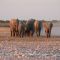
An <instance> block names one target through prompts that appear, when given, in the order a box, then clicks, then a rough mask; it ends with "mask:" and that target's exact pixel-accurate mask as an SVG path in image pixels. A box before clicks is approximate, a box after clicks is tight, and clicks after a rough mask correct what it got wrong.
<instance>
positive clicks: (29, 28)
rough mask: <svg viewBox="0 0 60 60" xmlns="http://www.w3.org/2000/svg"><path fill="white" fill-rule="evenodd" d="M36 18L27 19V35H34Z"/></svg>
mask: <svg viewBox="0 0 60 60" xmlns="http://www.w3.org/2000/svg"><path fill="white" fill-rule="evenodd" d="M34 21H35V20H34V19H29V20H28V21H26V29H25V34H26V36H33V34H34Z"/></svg>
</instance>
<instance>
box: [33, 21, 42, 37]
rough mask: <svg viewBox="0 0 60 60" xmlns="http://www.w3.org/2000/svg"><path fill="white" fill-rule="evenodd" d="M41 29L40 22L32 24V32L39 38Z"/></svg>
mask: <svg viewBox="0 0 60 60" xmlns="http://www.w3.org/2000/svg"><path fill="white" fill-rule="evenodd" d="M41 27H42V22H41V21H38V20H35V22H34V30H35V33H36V35H37V36H40V32H41Z"/></svg>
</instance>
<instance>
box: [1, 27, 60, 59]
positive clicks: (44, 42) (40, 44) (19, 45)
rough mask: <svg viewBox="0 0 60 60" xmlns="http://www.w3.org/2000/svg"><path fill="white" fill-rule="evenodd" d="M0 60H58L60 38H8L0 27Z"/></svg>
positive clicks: (8, 32) (6, 30)
mask: <svg viewBox="0 0 60 60" xmlns="http://www.w3.org/2000/svg"><path fill="white" fill-rule="evenodd" d="M0 60H60V37H51V38H45V37H24V38H20V37H10V30H9V28H7V27H0Z"/></svg>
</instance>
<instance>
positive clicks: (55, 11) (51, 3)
mask: <svg viewBox="0 0 60 60" xmlns="http://www.w3.org/2000/svg"><path fill="white" fill-rule="evenodd" d="M11 18H19V19H30V18H34V19H39V20H41V19H45V20H60V0H0V19H4V20H6V19H7V20H8V19H11Z"/></svg>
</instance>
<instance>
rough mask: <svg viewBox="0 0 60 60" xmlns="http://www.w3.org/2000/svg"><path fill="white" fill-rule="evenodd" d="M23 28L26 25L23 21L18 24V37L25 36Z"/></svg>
mask: <svg viewBox="0 0 60 60" xmlns="http://www.w3.org/2000/svg"><path fill="white" fill-rule="evenodd" d="M25 28H26V24H25V22H24V21H20V22H19V26H18V31H19V36H20V37H23V36H25Z"/></svg>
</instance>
